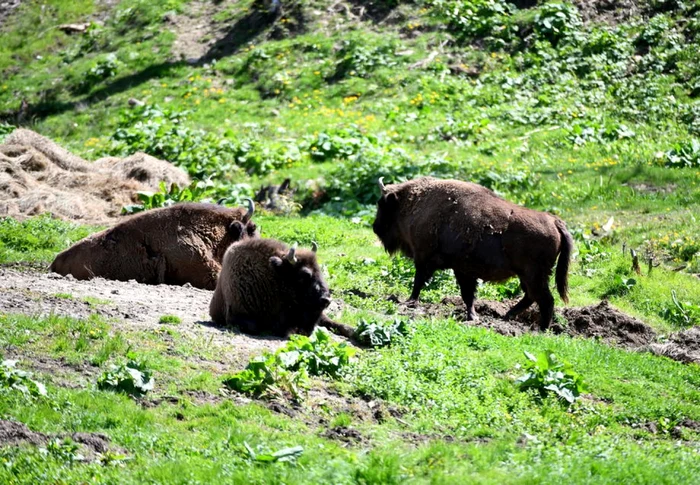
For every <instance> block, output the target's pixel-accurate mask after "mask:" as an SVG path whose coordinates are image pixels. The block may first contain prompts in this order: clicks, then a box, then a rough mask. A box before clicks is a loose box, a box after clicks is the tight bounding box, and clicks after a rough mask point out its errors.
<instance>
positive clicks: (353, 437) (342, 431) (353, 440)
mask: <svg viewBox="0 0 700 485" xmlns="http://www.w3.org/2000/svg"><path fill="white" fill-rule="evenodd" d="M321 436H322V437H323V438H328V439H331V440H335V441H341V442H343V443H345V444H346V445H357V444H362V443H365V442H366V441H367V439H366V438H365V437H364V436H362V433H360V432H359V431H358V430H356V429H355V428H352V427H350V426H335V427H333V428H328V429H327V430H326V431H324V432H323V433H321Z"/></svg>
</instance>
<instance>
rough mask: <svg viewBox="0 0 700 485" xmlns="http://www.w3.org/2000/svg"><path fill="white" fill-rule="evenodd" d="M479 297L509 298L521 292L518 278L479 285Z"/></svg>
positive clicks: (500, 299)
mask: <svg viewBox="0 0 700 485" xmlns="http://www.w3.org/2000/svg"><path fill="white" fill-rule="evenodd" d="M478 290H479V294H478V296H479V298H487V299H491V300H497V301H502V300H510V299H512V298H515V297H517V296H519V295H520V294H522V292H523V290H522V288H521V287H520V280H519V279H518V278H511V279H509V280H508V281H506V282H504V283H486V284H480V285H479V288H478Z"/></svg>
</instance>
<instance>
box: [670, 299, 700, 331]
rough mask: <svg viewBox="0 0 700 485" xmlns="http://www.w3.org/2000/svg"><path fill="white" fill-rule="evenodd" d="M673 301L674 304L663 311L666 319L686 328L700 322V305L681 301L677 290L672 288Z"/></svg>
mask: <svg viewBox="0 0 700 485" xmlns="http://www.w3.org/2000/svg"><path fill="white" fill-rule="evenodd" d="M671 301H672V304H671V305H670V306H668V307H666V308H664V309H663V311H662V312H661V317H662V318H663V319H664V320H667V321H669V322H671V323H672V324H674V325H678V326H679V327H685V328H687V327H692V326H693V325H698V324H700V305H694V304H692V303H690V302H682V301H680V300H679V299H678V296H677V295H676V290H671Z"/></svg>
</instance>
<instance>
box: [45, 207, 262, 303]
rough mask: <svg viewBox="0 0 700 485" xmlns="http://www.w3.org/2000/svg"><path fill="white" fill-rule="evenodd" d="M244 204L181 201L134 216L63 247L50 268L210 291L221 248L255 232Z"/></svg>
mask: <svg viewBox="0 0 700 485" xmlns="http://www.w3.org/2000/svg"><path fill="white" fill-rule="evenodd" d="M254 210H255V209H254V205H253V201H252V200H250V199H248V209H247V210H246V209H243V208H235V209H232V208H227V207H223V206H220V205H214V204H202V203H185V204H177V205H174V206H171V207H166V208H162V209H154V210H150V211H147V212H143V213H141V214H138V215H135V216H133V217H131V218H129V219H128V220H126V221H124V222H121V223H119V224H117V225H116V226H114V227H112V228H111V229H107V230H105V231H102V232H99V233H97V234H93V235H92V236H90V237H88V238H86V239H83V240H82V241H79V242H78V243H76V244H74V245H73V246H71V247H70V248H68V249H66V250H65V251H63V252H62V253H60V254H59V255H58V256H56V259H55V260H54V261H53V263H51V266H50V268H49V269H50V270H51V271H54V272H56V273H59V274H62V275H67V274H71V275H73V276H74V277H76V278H77V279H79V280H86V279H91V278H94V277H98V276H99V277H103V278H107V279H114V280H122V281H127V280H131V279H134V280H136V281H138V282H139V283H147V284H162V283H165V284H170V285H183V284H185V283H190V284H191V285H192V286H194V287H196V288H202V289H207V290H213V289H214V288H215V287H216V279H217V276H218V274H219V271H220V270H221V260H222V259H223V257H224V253H225V252H226V249H228V247H229V246H230V245H231V244H233V243H234V242H236V241H238V240H240V239H242V238H248V237H255V236H256V227H255V224H254V223H253V222H252V221H251V217H252V216H253V212H254Z"/></svg>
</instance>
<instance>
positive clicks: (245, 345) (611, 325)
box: [0, 267, 700, 369]
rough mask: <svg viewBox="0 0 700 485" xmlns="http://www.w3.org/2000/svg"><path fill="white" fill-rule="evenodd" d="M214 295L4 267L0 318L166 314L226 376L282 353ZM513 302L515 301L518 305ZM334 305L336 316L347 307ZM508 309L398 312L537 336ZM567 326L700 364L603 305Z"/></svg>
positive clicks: (530, 316)
mask: <svg viewBox="0 0 700 485" xmlns="http://www.w3.org/2000/svg"><path fill="white" fill-rule="evenodd" d="M211 296H212V292H211V291H207V290H200V289H197V288H192V287H186V286H169V285H157V286H154V285H144V284H140V283H136V282H135V281H129V282H123V281H113V280H105V279H103V278H96V279H93V280H90V281H78V280H76V279H75V278H73V277H72V276H68V277H64V276H60V275H57V274H54V273H46V272H43V271H40V270H39V271H37V269H34V268H33V269H30V270H27V269H25V268H12V267H0V313H19V314H24V315H49V314H51V313H53V314H56V315H62V316H70V317H74V318H87V317H89V316H90V315H91V314H95V313H96V314H99V315H101V316H102V317H104V318H105V319H107V320H108V321H109V322H110V323H111V324H112V326H113V327H114V328H115V329H117V330H122V331H127V332H128V331H155V330H157V329H159V328H161V327H162V326H163V324H161V323H159V320H160V317H162V316H164V315H175V316H177V317H179V318H180V319H181V320H182V321H181V323H179V324H178V325H177V331H178V332H180V333H181V334H182V335H183V336H185V337H186V338H189V339H190V340H192V342H193V345H194V344H195V343H196V342H202V341H206V342H207V345H211V346H214V347H215V348H216V349H217V355H219V359H218V362H214V363H212V364H213V365H215V366H216V367H220V368H221V369H224V368H226V369H230V368H231V367H232V366H233V367H240V368H242V367H244V366H245V365H246V363H247V362H248V360H249V359H250V358H251V357H253V356H255V355H259V354H260V353H262V352H263V351H264V350H275V349H277V348H279V347H281V346H282V345H284V343H285V342H286V340H284V339H279V338H276V337H252V336H248V335H245V334H241V333H238V332H237V331H235V330H228V329H221V328H218V327H215V326H213V324H212V323H211V322H210V320H209V301H210V300H211ZM511 303H512V302H511ZM342 306H343V303H342V302H334V304H333V305H332V307H331V308H329V313H330V314H331V315H333V314H334V313H337V310H338V309H339V308H342ZM509 306H510V304H509V303H508V302H492V301H479V302H477V312H478V314H479V315H480V318H479V321H478V322H466V315H465V313H464V305H463V304H462V301H461V298H458V297H451V298H446V299H445V300H444V301H443V302H441V303H439V304H430V303H422V302H421V303H419V304H418V305H417V306H415V307H407V306H406V305H403V304H400V305H399V313H400V314H402V315H404V316H406V317H421V316H435V317H450V316H451V317H454V318H457V319H458V320H463V321H465V324H467V325H479V326H484V327H487V328H491V329H492V330H494V331H496V332H498V333H501V334H504V335H511V336H518V335H522V334H523V333H528V332H533V333H536V332H538V327H537V322H538V314H537V311H536V309H535V308H534V307H533V308H532V309H530V310H528V311H526V312H524V313H523V314H522V315H521V316H519V317H518V318H517V319H515V320H512V321H507V320H504V315H505V313H506V311H507V309H508V308H509ZM558 313H560V314H561V316H562V317H564V318H563V320H562V322H561V323H560V322H555V323H553V324H552V327H551V330H552V331H553V332H554V333H557V334H559V333H566V334H569V335H571V336H578V337H585V338H596V339H602V340H604V341H606V342H608V343H610V344H613V345H618V346H621V347H624V348H627V349H630V350H646V351H650V352H653V353H656V354H658V355H664V356H667V357H670V358H672V359H675V360H679V361H681V362H696V363H700V328H697V327H695V328H691V329H689V330H686V331H684V332H678V333H674V334H671V335H668V336H667V337H666V338H661V339H660V338H659V336H657V334H656V332H654V330H653V329H652V328H651V327H649V326H648V325H646V324H645V323H643V322H641V321H639V320H637V319H635V318H633V317H630V316H629V315H625V314H624V313H622V312H620V311H618V310H616V309H615V308H613V307H611V306H610V305H609V304H608V303H607V302H605V301H603V302H601V303H599V304H598V305H592V306H587V307H567V308H561V309H559V310H558Z"/></svg>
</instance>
